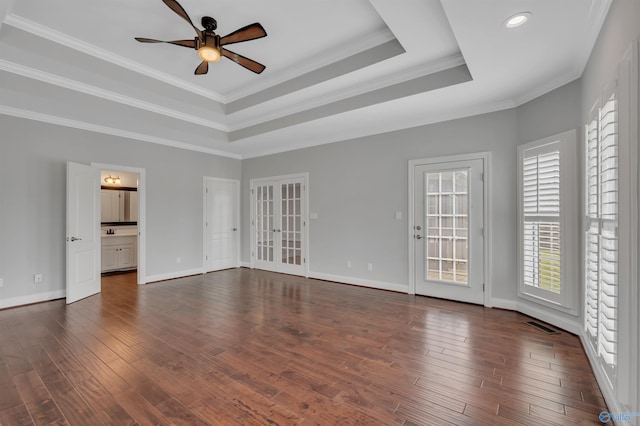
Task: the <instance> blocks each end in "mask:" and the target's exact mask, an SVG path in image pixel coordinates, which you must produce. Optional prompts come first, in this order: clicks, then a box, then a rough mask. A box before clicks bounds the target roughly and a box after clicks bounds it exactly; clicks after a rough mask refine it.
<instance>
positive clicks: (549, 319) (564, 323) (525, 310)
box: [491, 298, 582, 336]
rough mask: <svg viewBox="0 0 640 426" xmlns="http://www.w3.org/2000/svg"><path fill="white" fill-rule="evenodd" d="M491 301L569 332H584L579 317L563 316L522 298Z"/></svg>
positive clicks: (496, 305) (493, 303)
mask: <svg viewBox="0 0 640 426" xmlns="http://www.w3.org/2000/svg"><path fill="white" fill-rule="evenodd" d="M491 302H492V306H493V307H494V308H501V309H508V310H510V311H517V312H520V313H521V314H525V315H529V316H530V317H533V318H535V319H539V320H540V321H544V322H546V323H548V324H551V325H553V326H555V327H558V328H560V329H562V330H565V331H568V332H569V333H573V334H576V335H578V336H579V335H580V334H581V333H582V327H581V326H580V321H579V319H578V318H576V319H575V320H571V319H568V318H563V317H561V316H558V315H555V314H553V313H550V312H548V311H545V310H543V309H540V308H538V307H536V306H533V305H532V304H530V303H527V302H524V301H521V300H509V299H496V298H492V299H491Z"/></svg>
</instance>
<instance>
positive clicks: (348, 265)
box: [347, 260, 351, 269]
mask: <svg viewBox="0 0 640 426" xmlns="http://www.w3.org/2000/svg"><path fill="white" fill-rule="evenodd" d="M347 268H349V269H351V261H350V260H347Z"/></svg>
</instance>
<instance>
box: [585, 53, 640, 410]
mask: <svg viewBox="0 0 640 426" xmlns="http://www.w3.org/2000/svg"><path fill="white" fill-rule="evenodd" d="M638 74H639V72H638V43H637V42H635V41H634V42H633V43H632V44H631V47H630V48H629V49H628V50H627V52H626V53H625V54H624V56H623V58H622V60H621V61H620V62H619V63H618V67H617V70H616V74H615V76H614V79H613V81H612V82H611V83H610V84H609V85H607V87H605V89H604V91H603V93H602V95H601V98H600V99H599V100H598V101H597V102H596V104H595V105H594V107H593V108H592V110H591V111H590V113H589V116H588V117H587V118H588V121H589V122H591V121H592V119H593V118H594V116H595V114H596V112H597V110H598V109H599V108H600V107H601V106H602V104H603V103H604V102H605V101H606V100H607V99H608V98H609V96H610V94H611V93H616V98H617V100H618V106H617V114H618V119H617V122H618V129H617V138H618V139H617V145H618V218H617V222H618V232H617V235H618V269H617V272H618V293H617V294H618V296H617V297H618V303H617V312H616V316H617V337H616V343H617V350H616V357H617V359H616V363H615V369H614V370H612V369H611V368H610V366H608V365H606V364H604V363H603V362H602V361H603V360H602V358H601V357H600V356H599V354H598V349H597V345H594V340H593V338H592V337H591V335H590V334H589V332H588V331H587V330H586V327H585V328H583V335H582V336H581V337H582V342H583V345H584V348H585V352H586V353H587V356H588V357H589V360H590V361H591V365H592V366H593V370H594V374H595V376H596V379H597V380H598V384H599V385H600V389H601V390H602V393H603V395H604V397H605V400H606V402H607V405H608V406H609V411H610V412H612V413H613V412H631V411H633V412H635V411H637V407H638V406H639V405H640V365H638V355H637V354H638V350H640V330H639V328H640V315H639V313H638V305H639V303H640V288H639V279H638V275H639V273H638V260H639V258H640V257H639V255H638V253H639V243H640V238H639V235H640V231H639V228H640V221H639V220H638V217H639V215H638V212H639V210H640V201H639V199H638V188H639V186H640V179H639V174H640V173H639V169H638V158H639V157H638V154H639V152H638V151H639V130H640V129H639V126H638V125H639V123H638V120H639V111H638V107H639V105H638V96H639V94H640V90H639V86H638V84H639V79H638ZM586 154H587V153H586V152H585V157H586ZM584 160H585V163H586V159H584ZM585 186H586V182H585ZM583 191H584V192H586V188H585V189H583ZM581 214H582V216H583V221H586V217H587V210H586V203H585V205H584V206H583V207H582V212H581ZM583 225H584V227H585V231H586V227H587V225H588V221H586V222H584V223H583ZM584 245H586V241H583V247H582V253H585V251H586V247H585V246H584ZM583 263H584V264H583V271H586V266H587V265H586V261H585V260H584V259H583ZM583 278H584V285H586V282H587V281H586V276H584V277H583ZM585 293H586V289H585ZM583 303H586V294H585V299H584V300H583ZM585 313H586V312H585ZM583 320H586V318H584V319H583ZM585 326H586V324H585ZM596 343H597V341H596ZM612 372H613V373H614V374H611V373H612Z"/></svg>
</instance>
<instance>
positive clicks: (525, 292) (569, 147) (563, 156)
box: [517, 130, 579, 315]
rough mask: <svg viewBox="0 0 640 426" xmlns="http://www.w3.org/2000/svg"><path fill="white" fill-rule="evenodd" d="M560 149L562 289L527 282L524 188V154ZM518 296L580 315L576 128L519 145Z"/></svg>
mask: <svg viewBox="0 0 640 426" xmlns="http://www.w3.org/2000/svg"><path fill="white" fill-rule="evenodd" d="M556 149H557V150H558V151H559V153H560V217H559V223H560V265H561V266H560V293H554V292H552V291H548V290H544V289H541V288H536V287H532V286H530V285H526V284H525V279H524V275H525V270H524V256H525V253H524V224H525V223H524V222H525V220H524V219H525V215H524V191H523V185H524V182H523V169H524V159H525V154H527V153H530V152H535V153H544V152H549V151H552V150H556ZM517 151H518V297H520V298H523V299H526V300H529V301H533V302H536V303H539V304H542V305H545V306H548V307H552V308H554V309H557V310H560V311H563V312H568V313H571V314H573V315H578V306H579V301H578V280H577V276H578V274H577V269H578V266H577V265H578V253H579V245H578V241H579V238H578V223H579V216H578V199H577V197H578V191H577V189H578V185H577V182H578V180H577V165H576V159H577V145H576V131H575V130H570V131H567V132H563V133H560V134H558V135H554V136H551V137H548V138H544V139H540V140H537V141H533V142H529V143H527V144H524V145H520V146H518V149H517Z"/></svg>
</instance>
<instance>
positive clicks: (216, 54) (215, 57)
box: [198, 45, 220, 62]
mask: <svg viewBox="0 0 640 426" xmlns="http://www.w3.org/2000/svg"><path fill="white" fill-rule="evenodd" d="M198 56H200V59H202V60H203V61H206V62H218V61H219V60H220V50H218V49H217V48H215V47H213V46H206V45H205V46H202V47H200V49H198Z"/></svg>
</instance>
